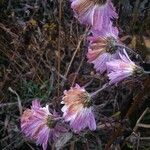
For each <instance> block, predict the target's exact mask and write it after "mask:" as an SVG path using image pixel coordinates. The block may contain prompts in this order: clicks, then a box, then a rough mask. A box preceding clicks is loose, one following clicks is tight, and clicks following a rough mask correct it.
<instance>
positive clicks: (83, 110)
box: [62, 84, 96, 133]
mask: <svg viewBox="0 0 150 150" xmlns="http://www.w3.org/2000/svg"><path fill="white" fill-rule="evenodd" d="M62 104H65V105H64V106H63V108H62V112H63V113H64V114H63V117H64V119H65V121H67V122H70V126H71V128H72V129H73V131H74V132H75V133H79V132H80V131H81V130H83V129H85V128H86V127H89V129H90V130H96V122H95V118H94V114H93V112H92V106H91V99H90V95H89V93H87V92H86V90H85V89H84V88H82V87H80V86H79V85H78V84H76V86H75V87H71V89H70V90H68V91H64V97H63V101H62Z"/></svg>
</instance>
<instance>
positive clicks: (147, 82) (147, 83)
mask: <svg viewBox="0 0 150 150" xmlns="http://www.w3.org/2000/svg"><path fill="white" fill-rule="evenodd" d="M143 86H144V88H143V89H142V90H141V91H140V92H139V93H138V94H137V95H136V96H135V97H134V98H133V103H132V105H131V107H130V108H129V110H128V112H127V114H126V115H125V117H124V119H128V118H129V117H130V116H131V115H132V114H133V112H134V111H135V110H137V109H138V107H139V105H140V102H141V101H142V98H143V97H144V95H146V94H147V93H148V92H149V90H150V78H149V77H148V78H147V79H146V80H145V81H144V85H143ZM115 128H116V131H114V133H113V134H112V136H111V137H110V140H109V141H108V143H107V144H106V146H105V150H110V146H111V145H112V144H113V142H114V141H115V140H116V138H117V137H119V136H121V135H122V133H123V131H124V127H123V125H122V124H119V125H116V127H115Z"/></svg>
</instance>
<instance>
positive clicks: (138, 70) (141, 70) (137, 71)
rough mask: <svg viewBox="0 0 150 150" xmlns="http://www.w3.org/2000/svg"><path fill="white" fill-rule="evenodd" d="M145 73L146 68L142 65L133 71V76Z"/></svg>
mask: <svg viewBox="0 0 150 150" xmlns="http://www.w3.org/2000/svg"><path fill="white" fill-rule="evenodd" d="M143 74H144V69H143V68H142V67H139V66H136V67H135V69H134V72H133V76H135V77H138V76H141V75H143Z"/></svg>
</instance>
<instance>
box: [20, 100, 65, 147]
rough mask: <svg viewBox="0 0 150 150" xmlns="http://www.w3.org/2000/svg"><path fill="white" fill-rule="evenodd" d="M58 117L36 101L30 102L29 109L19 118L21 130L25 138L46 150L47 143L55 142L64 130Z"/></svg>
mask: <svg viewBox="0 0 150 150" xmlns="http://www.w3.org/2000/svg"><path fill="white" fill-rule="evenodd" d="M58 118H59V116H58V115H57V114H56V112H54V113H53V114H51V113H50V112H49V109H48V105H46V107H41V105H40V102H39V101H38V100H34V101H33V102H32V107H31V109H26V110H25V111H24V112H23V115H22V116H21V130H22V132H23V133H24V134H25V136H26V137H28V138H30V139H33V140H35V141H36V144H37V145H42V147H43V150H46V148H47V145H48V141H50V142H53V141H55V140H56V139H57V138H58V137H59V135H60V134H61V133H62V132H65V131H66V128H65V127H64V126H62V125H60V123H59V122H58Z"/></svg>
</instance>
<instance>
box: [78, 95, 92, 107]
mask: <svg viewBox="0 0 150 150" xmlns="http://www.w3.org/2000/svg"><path fill="white" fill-rule="evenodd" d="M80 98H81V100H82V104H83V106H84V107H90V106H91V105H92V101H91V98H90V95H89V94H88V93H87V92H84V93H82V94H81V95H80Z"/></svg>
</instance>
